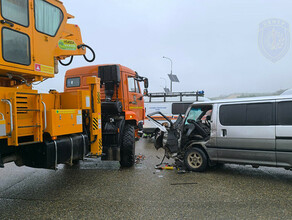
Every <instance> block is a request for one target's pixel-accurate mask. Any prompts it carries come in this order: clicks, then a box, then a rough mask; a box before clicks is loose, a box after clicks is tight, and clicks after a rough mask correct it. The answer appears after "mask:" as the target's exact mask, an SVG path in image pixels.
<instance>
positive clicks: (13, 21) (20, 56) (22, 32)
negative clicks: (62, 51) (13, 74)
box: [0, 0, 33, 70]
mask: <svg viewBox="0 0 292 220" xmlns="http://www.w3.org/2000/svg"><path fill="white" fill-rule="evenodd" d="M30 2H31V1H29V0H17V1H15V0H1V3H0V4H1V16H0V27H1V35H0V38H1V39H0V40H1V41H0V42H1V43H2V51H1V53H2V56H1V57H0V62H1V64H2V65H4V66H8V67H14V68H18V69H26V70H33V61H32V51H33V48H32V45H33V42H32V27H33V22H32V16H33V10H32V9H31V7H30Z"/></svg>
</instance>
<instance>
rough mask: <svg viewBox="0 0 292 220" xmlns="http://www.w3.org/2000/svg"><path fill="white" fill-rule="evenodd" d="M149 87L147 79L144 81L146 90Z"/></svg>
mask: <svg viewBox="0 0 292 220" xmlns="http://www.w3.org/2000/svg"><path fill="white" fill-rule="evenodd" d="M148 86H149V83H148V79H147V78H145V79H144V88H145V89H147V88H148Z"/></svg>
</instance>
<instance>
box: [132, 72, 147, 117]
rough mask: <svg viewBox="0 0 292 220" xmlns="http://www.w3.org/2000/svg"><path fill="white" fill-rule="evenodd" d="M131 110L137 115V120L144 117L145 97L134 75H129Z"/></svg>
mask: <svg viewBox="0 0 292 220" xmlns="http://www.w3.org/2000/svg"><path fill="white" fill-rule="evenodd" d="M128 89H129V96H128V97H129V110H130V111H133V112H135V113H136V115H137V121H141V120H143V119H144V114H145V112H144V99H143V95H142V93H141V88H140V86H139V82H138V81H137V80H136V79H135V78H134V77H132V76H128Z"/></svg>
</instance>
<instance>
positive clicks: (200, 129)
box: [147, 106, 212, 171]
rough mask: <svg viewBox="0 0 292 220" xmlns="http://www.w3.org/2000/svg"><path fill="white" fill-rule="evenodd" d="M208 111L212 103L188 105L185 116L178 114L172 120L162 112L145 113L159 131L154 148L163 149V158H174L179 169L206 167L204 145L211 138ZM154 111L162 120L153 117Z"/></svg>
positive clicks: (195, 169) (201, 168) (210, 109)
mask: <svg viewBox="0 0 292 220" xmlns="http://www.w3.org/2000/svg"><path fill="white" fill-rule="evenodd" d="M211 112H212V107H211V106H200V108H190V109H189V110H188V112H187V114H186V117H185V118H183V117H182V116H181V115H179V117H178V118H177V120H176V121H175V122H173V121H171V120H170V119H169V118H168V117H166V116H165V115H163V114H162V113H161V112H153V113H151V114H149V115H147V117H148V118H149V120H150V121H151V122H152V123H153V124H155V125H156V126H157V127H158V128H159V130H160V132H159V134H158V136H157V138H156V140H155V144H154V145H155V148H156V149H157V150H158V149H160V148H163V149H164V150H165V157H166V158H168V159H169V158H173V159H174V160H175V163H176V166H177V167H179V168H180V169H187V170H191V171H203V170H205V169H206V167H207V166H208V163H209V160H208V156H207V152H206V147H205V146H206V143H207V142H208V140H209V139H210V131H211V120H210V119H211V116H210V114H211ZM156 114H158V115H160V116H162V117H163V118H164V119H165V120H163V121H158V120H155V118H154V117H153V116H154V115H156Z"/></svg>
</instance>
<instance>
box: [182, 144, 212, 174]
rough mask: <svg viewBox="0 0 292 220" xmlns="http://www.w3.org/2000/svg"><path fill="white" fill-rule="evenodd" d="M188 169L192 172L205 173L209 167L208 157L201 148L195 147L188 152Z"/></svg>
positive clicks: (185, 160) (186, 157) (186, 159)
mask: <svg viewBox="0 0 292 220" xmlns="http://www.w3.org/2000/svg"><path fill="white" fill-rule="evenodd" d="M184 163H185V165H186V168H187V169H188V170H190V171H195V172H202V171H205V170H206V168H207V165H208V160H207V156H206V154H205V153H204V151H202V150H201V149H200V148H197V147H193V148H190V149H189V150H187V152H186V153H185V156H184Z"/></svg>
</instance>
